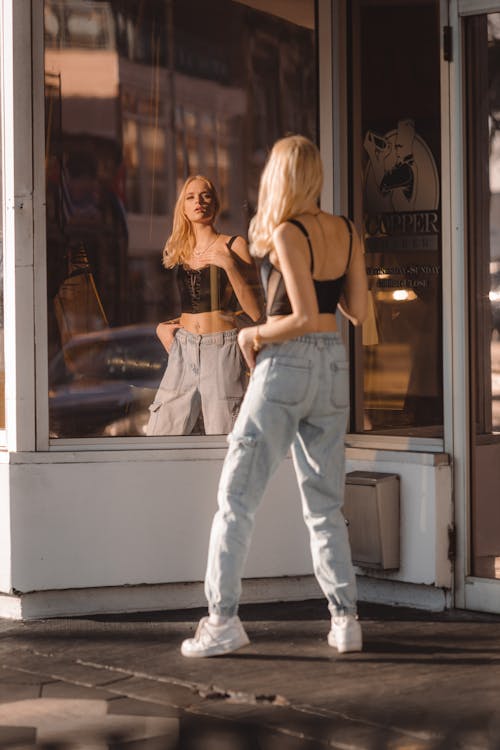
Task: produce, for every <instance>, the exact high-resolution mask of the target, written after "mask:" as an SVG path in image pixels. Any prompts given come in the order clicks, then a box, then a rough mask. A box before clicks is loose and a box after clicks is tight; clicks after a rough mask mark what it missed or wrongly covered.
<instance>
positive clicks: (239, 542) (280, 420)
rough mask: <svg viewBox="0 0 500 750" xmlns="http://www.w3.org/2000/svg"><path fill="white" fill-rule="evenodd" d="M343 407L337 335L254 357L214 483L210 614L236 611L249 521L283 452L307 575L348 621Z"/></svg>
mask: <svg viewBox="0 0 500 750" xmlns="http://www.w3.org/2000/svg"><path fill="white" fill-rule="evenodd" d="M348 400H349V371H348V362H347V358H346V353H345V348H344V345H343V343H342V339H341V337H340V334H338V333H315V334H310V335H306V336H301V337H299V338H296V339H293V340H291V341H288V342H285V343H282V344H273V345H271V346H266V347H265V348H264V349H262V350H261V352H259V355H258V357H257V365H256V367H255V369H254V371H253V372H252V376H251V379H250V384H249V386H248V389H247V392H246V394H245V397H244V399H243V403H242V405H241V409H240V413H239V415H238V418H237V420H236V423H235V425H234V428H233V431H232V433H231V434H230V435H229V436H228V443H229V449H228V452H227V455H226V458H225V461H224V465H223V469H222V474H221V478H220V483H219V491H218V511H217V513H216V514H215V517H214V520H213V524H212V531H211V535H210V545H209V553H208V563H207V572H206V578H205V594H206V597H207V600H208V606H209V611H210V612H211V613H215V614H219V615H225V616H229V617H231V616H233V615H234V614H236V612H237V611H238V604H239V599H240V595H241V578H242V574H243V568H244V565H245V561H246V557H247V553H248V548H249V544H250V537H251V534H252V530H253V525H254V518H255V513H256V511H257V507H258V505H259V502H260V500H261V497H262V495H263V493H264V490H265V488H266V485H267V483H268V481H269V478H270V477H271V475H272V474H273V472H274V471H275V469H276V468H277V466H278V464H279V463H280V461H281V460H282V459H283V458H284V456H285V455H286V453H287V452H288V450H289V448H290V446H291V449H292V458H293V464H294V468H295V472H296V475H297V480H298V484H299V488H300V495H301V500H302V512H303V516H304V520H305V522H306V524H307V526H308V529H309V534H310V544H311V553H312V559H313V566H314V573H315V575H316V578H317V580H318V582H319V585H320V586H321V589H322V591H323V593H324V594H325V596H326V598H327V600H328V607H329V610H330V612H331V614H332V615H336V614H355V613H356V580H355V575H354V569H353V566H352V561H351V550H350V545H349V539H348V534H347V527H346V522H345V518H344V516H343V514H342V505H343V498H344V481H345V448H344V437H345V431H346V426H347V414H348ZM277 532H278V533H279V529H277Z"/></svg>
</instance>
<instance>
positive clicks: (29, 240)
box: [1, 0, 36, 452]
mask: <svg viewBox="0 0 500 750" xmlns="http://www.w3.org/2000/svg"><path fill="white" fill-rule="evenodd" d="M1 13H2V31H1V33H2V120H3V122H2V125H3V127H2V131H3V132H2V147H3V154H2V156H3V188H4V194H3V204H4V209H3V221H4V282H5V283H4V289H5V297H4V313H5V315H4V317H5V393H6V399H5V407H6V408H5V411H6V424H7V435H6V438H7V439H6V447H7V449H8V451H9V452H21V451H33V450H35V445H36V441H35V434H36V423H35V365H34V362H35V339H34V318H35V311H34V306H33V305H32V304H30V301H31V300H32V299H33V287H34V262H33V169H32V149H31V144H32V142H33V131H32V95H31V89H32V80H31V56H30V54H29V50H30V49H31V2H30V0H4V1H3V2H2V5H1ZM27 302H28V304H27Z"/></svg>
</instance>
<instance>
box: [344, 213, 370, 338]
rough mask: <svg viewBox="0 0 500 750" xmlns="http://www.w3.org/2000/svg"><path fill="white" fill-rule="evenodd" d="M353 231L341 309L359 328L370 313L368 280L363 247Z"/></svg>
mask: <svg viewBox="0 0 500 750" xmlns="http://www.w3.org/2000/svg"><path fill="white" fill-rule="evenodd" d="M351 226H352V225H351ZM352 230H353V236H352V239H353V245H352V256H351V264H350V266H349V270H348V272H347V278H346V281H345V285H344V290H343V292H342V295H341V297H340V302H339V308H340V311H341V312H342V313H343V315H345V317H346V318H348V319H349V320H350V321H351V323H353V324H354V325H355V326H357V325H361V323H363V321H364V320H365V318H366V316H367V313H368V279H367V276H366V266H365V256H364V252H363V245H362V242H361V240H360V238H359V235H358V233H357V232H356V230H355V228H354V227H353V226H352Z"/></svg>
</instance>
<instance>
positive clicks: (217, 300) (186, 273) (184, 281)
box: [177, 237, 238, 314]
mask: <svg viewBox="0 0 500 750" xmlns="http://www.w3.org/2000/svg"><path fill="white" fill-rule="evenodd" d="M235 239H236V237H231V239H230V240H229V242H228V243H227V247H228V248H229V249H230V248H231V245H232V244H233V242H234V240H235ZM177 285H178V287H179V293H180V297H181V311H182V312H183V313H194V314H196V313H204V312H213V311H214V310H223V309H224V310H233V311H235V310H236V309H237V308H238V300H237V299H236V295H235V294H234V292H233V290H232V287H231V284H230V283H229V279H228V277H227V273H226V272H225V271H224V269H223V268H219V266H214V265H209V266H205V268H200V269H199V270H194V269H192V268H189V267H188V266H185V265H179V266H177Z"/></svg>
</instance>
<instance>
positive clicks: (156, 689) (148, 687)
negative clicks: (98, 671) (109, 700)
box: [108, 677, 204, 708]
mask: <svg viewBox="0 0 500 750" xmlns="http://www.w3.org/2000/svg"><path fill="white" fill-rule="evenodd" d="M108 690H109V692H110V693H113V692H115V691H116V692H119V693H120V694H121V695H126V696H129V697H131V698H137V697H139V698H141V699H143V700H148V701H151V702H156V703H159V704H161V705H164V706H171V707H173V708H176V707H178V708H185V707H186V706H192V705H199V704H201V703H203V702H204V699H203V697H201V696H200V695H199V694H197V693H196V692H193V690H190V689H189V688H187V687H183V686H182V685H176V684H174V683H169V682H160V681H158V680H155V679H150V680H145V679H142V678H140V677H130V678H129V679H128V680H122V681H121V682H119V683H117V685H116V686H112V685H110V686H109V687H108Z"/></svg>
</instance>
